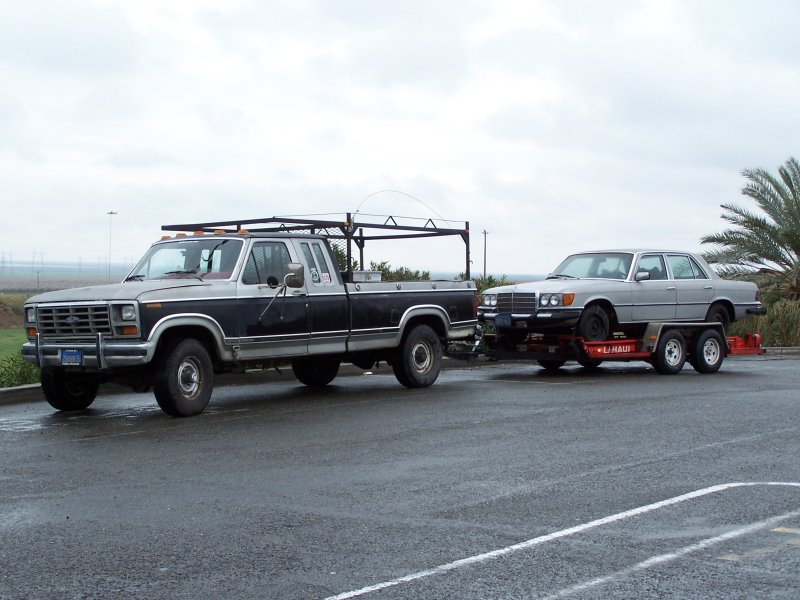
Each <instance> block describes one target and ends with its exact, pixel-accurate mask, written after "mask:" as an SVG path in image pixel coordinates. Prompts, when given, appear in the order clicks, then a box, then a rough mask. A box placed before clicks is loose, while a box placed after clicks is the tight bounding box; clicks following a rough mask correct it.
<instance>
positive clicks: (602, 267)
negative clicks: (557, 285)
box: [550, 252, 633, 279]
mask: <svg viewBox="0 0 800 600" xmlns="http://www.w3.org/2000/svg"><path fill="white" fill-rule="evenodd" d="M632 262H633V255H632V254H628V253H626V252H590V253H587V254H573V255H572V256H568V257H567V258H566V259H564V262H562V263H561V264H560V265H558V267H556V270H555V271H553V273H552V274H551V275H550V277H570V278H589V279H626V278H627V277H628V271H630V268H631V263H632Z"/></svg>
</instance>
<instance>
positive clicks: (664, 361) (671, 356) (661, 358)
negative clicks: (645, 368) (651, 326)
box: [653, 331, 686, 375]
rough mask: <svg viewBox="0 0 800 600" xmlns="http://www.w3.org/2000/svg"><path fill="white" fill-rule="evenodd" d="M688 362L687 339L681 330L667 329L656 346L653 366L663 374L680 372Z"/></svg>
mask: <svg viewBox="0 0 800 600" xmlns="http://www.w3.org/2000/svg"><path fill="white" fill-rule="evenodd" d="M684 363H686V340H685V339H684V337H683V334H682V333H681V332H680V331H665V332H664V333H663V334H662V335H661V339H660V340H659V341H658V345H657V346H656V352H655V354H654V355H653V366H654V367H655V369H656V371H658V372H659V373H661V374H662V375H674V374H676V373H679V372H680V370H681V369H682V368H683V365H684Z"/></svg>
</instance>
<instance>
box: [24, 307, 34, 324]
mask: <svg viewBox="0 0 800 600" xmlns="http://www.w3.org/2000/svg"><path fill="white" fill-rule="evenodd" d="M25 322H26V323H36V309H35V308H34V307H33V306H29V307H28V308H26V309H25Z"/></svg>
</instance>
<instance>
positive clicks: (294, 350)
mask: <svg viewBox="0 0 800 600" xmlns="http://www.w3.org/2000/svg"><path fill="white" fill-rule="evenodd" d="M348 259H349V252H348ZM361 275H362V276H361V277H359V272H355V273H354V272H352V271H350V270H348V271H346V272H344V273H343V272H341V271H340V270H339V267H338V263H337V261H336V257H335V255H334V254H333V253H332V250H331V246H330V243H329V240H328V238H327V237H326V236H324V235H309V234H298V233H294V232H289V233H259V232H249V231H245V230H243V231H237V232H233V233H231V232H226V231H218V232H217V233H207V232H202V231H201V232H198V233H196V234H184V233H178V234H177V235H175V236H168V237H166V238H165V239H162V240H161V241H158V242H156V243H154V244H153V245H152V246H151V247H150V249H149V250H148V251H147V253H146V254H145V256H144V257H143V258H142V259H141V260H140V261H139V263H138V264H137V265H136V266H135V267H134V268H133V270H132V271H131V272H130V274H129V275H128V276H127V277H126V278H125V280H124V281H123V282H121V283H117V284H111V285H100V286H92V287H84V288H76V289H68V290H62V291H54V292H46V293H43V294H39V295H37V296H34V297H32V298H31V299H30V300H29V301H28V302H27V303H26V305H25V327H26V331H27V337H28V341H27V342H26V343H25V344H24V345H23V347H22V355H23V358H24V359H25V360H27V361H29V362H31V363H34V364H36V365H38V366H39V367H40V368H41V385H42V390H43V392H44V396H45V398H46V399H47V401H48V402H49V403H50V405H51V406H53V407H54V408H55V409H57V410H62V411H71V410H82V409H84V408H86V407H88V406H89V405H90V404H91V403H92V402H93V401H94V399H95V397H96V396H97V393H98V386H99V384H100V383H103V382H113V383H118V384H123V385H127V386H129V387H130V388H132V389H134V390H136V391H148V390H149V389H151V388H152V390H153V393H154V395H155V398H156V400H157V402H158V405H159V406H160V407H161V409H162V410H163V411H164V412H166V413H167V414H169V415H172V416H177V417H183V416H190V415H195V414H198V413H200V412H201V411H202V410H203V409H204V408H205V407H206V405H207V404H208V402H209V399H210V397H211V393H212V390H213V387H214V376H215V374H220V373H224V372H243V371H245V370H249V369H252V368H262V369H265V368H271V367H274V366H277V365H279V364H287V363H288V364H291V368H292V371H293V372H294V375H295V377H296V378H297V379H298V380H299V381H300V382H301V383H303V384H305V385H307V386H324V385H327V384H328V383H330V382H331V381H332V380H333V379H334V378H335V377H336V375H337V372H338V370H339V366H340V364H341V363H342V362H349V363H352V364H354V365H357V366H358V367H360V368H363V369H369V368H370V367H371V366H373V365H374V364H375V363H377V362H379V361H385V362H387V363H388V364H390V365H391V366H392V369H393V371H394V374H395V376H396V377H397V380H398V381H399V382H400V383H401V384H403V385H404V386H406V387H409V388H418V387H425V386H429V385H431V384H432V383H433V382H434V381H435V380H436V378H437V377H438V374H439V370H440V368H441V362H442V356H443V353H444V352H445V351H446V349H447V345H448V344H449V343H452V342H454V341H456V340H465V341H466V340H469V339H471V338H472V337H473V336H474V334H475V329H476V324H477V313H476V310H477V292H476V289H475V286H474V284H473V283H472V282H471V281H419V282H394V281H392V282H388V281H375V280H374V279H375V277H374V274H372V275H373V277H371V276H370V275H371V274H370V273H362V274H361ZM359 279H363V281H359ZM370 279H372V280H370Z"/></svg>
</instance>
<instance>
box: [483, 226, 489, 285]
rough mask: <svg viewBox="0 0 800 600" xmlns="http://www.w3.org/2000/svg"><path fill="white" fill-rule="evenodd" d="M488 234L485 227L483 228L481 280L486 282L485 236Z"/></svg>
mask: <svg viewBox="0 0 800 600" xmlns="http://www.w3.org/2000/svg"><path fill="white" fill-rule="evenodd" d="M487 235H489V232H488V231H486V230H485V229H484V230H483V281H484V283H485V282H486V236H487Z"/></svg>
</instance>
